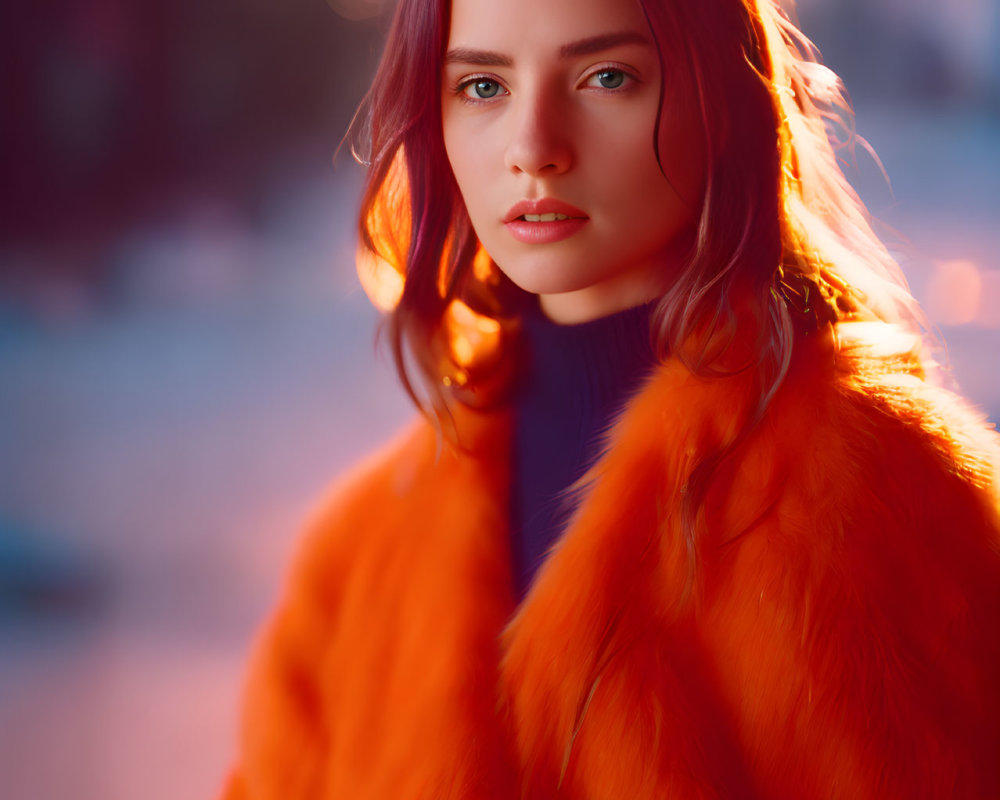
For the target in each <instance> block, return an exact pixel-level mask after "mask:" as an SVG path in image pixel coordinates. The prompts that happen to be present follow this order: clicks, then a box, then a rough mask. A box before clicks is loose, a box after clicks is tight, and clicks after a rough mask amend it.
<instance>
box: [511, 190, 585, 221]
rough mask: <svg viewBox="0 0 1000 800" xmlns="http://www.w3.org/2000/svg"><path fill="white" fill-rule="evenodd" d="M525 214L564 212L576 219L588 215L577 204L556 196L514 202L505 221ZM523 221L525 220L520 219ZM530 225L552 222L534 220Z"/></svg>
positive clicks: (515, 219) (513, 219)
mask: <svg viewBox="0 0 1000 800" xmlns="http://www.w3.org/2000/svg"><path fill="white" fill-rule="evenodd" d="M524 214H564V215H566V216H567V217H572V218H575V219H584V220H585V219H587V215H586V214H585V213H584V212H583V211H581V210H580V209H579V208H577V207H576V206H571V205H570V204H569V203H564V202H563V201H562V200H556V199H555V198H554V197H542V198H539V199H538V200H521V201H520V202H518V203H514V205H512V206H511V207H510V210H509V211H508V212H507V213H506V214H505V215H504V218H503V221H504V223H508V222H515V221H517V218H518V217H520V216H522V215H524ZM520 221H521V222H523V221H524V220H520ZM529 224H530V225H546V224H548V225H551V224H552V223H540V222H533V223H529Z"/></svg>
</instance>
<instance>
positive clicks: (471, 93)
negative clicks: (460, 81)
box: [462, 78, 501, 100]
mask: <svg viewBox="0 0 1000 800" xmlns="http://www.w3.org/2000/svg"><path fill="white" fill-rule="evenodd" d="M500 91H501V87H500V84H499V83H497V82H496V81H494V80H490V79H489V78H478V79H476V80H473V81H469V83H467V84H465V86H463V87H462V93H463V94H465V95H466V96H468V97H471V98H473V99H475V100H490V99H492V98H494V97H496V96H497V95H498V94H500Z"/></svg>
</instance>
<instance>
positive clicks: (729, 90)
mask: <svg viewBox="0 0 1000 800" xmlns="http://www.w3.org/2000/svg"><path fill="white" fill-rule="evenodd" d="M632 1H633V2H637V3H638V4H639V5H640V6H641V8H642V10H643V12H644V14H645V16H646V19H647V21H648V23H649V27H650V31H651V33H652V36H653V39H654V41H655V44H656V47H657V51H658V53H659V57H660V62H661V73H662V74H663V75H668V74H669V75H671V76H676V77H677V79H678V80H684V81H687V82H688V85H689V86H691V87H693V89H694V92H693V94H694V96H695V97H696V99H697V107H698V111H699V113H700V125H701V133H702V136H703V139H704V142H705V148H704V153H705V164H704V174H705V175H706V180H705V187H704V194H703V196H702V197H701V203H700V208H699V209H698V210H697V214H696V228H695V235H694V236H692V244H691V247H690V251H689V252H688V254H687V257H686V258H685V259H684V260H683V263H682V264H681V267H680V270H679V272H678V271H674V272H672V273H671V276H670V282H669V285H666V286H665V289H664V292H663V294H662V296H661V297H660V298H659V300H658V302H657V304H656V306H655V310H654V313H653V334H654V337H655V342H654V344H655V347H656V349H657V352H658V353H659V355H660V356H661V357H665V356H666V354H668V353H670V354H672V355H674V356H676V357H678V358H681V359H683V361H684V362H685V363H686V364H687V366H688V367H689V368H690V369H691V370H692V371H694V372H695V373H697V374H701V375H719V376H721V375H725V374H731V373H732V372H733V371H734V370H740V371H743V370H745V369H752V370H754V371H755V379H756V381H757V386H758V388H759V392H758V398H759V399H758V402H757V405H756V408H755V409H754V412H753V414H752V415H751V419H750V420H749V421H748V423H747V425H746V426H745V430H744V434H747V433H748V432H749V431H750V430H751V429H752V428H753V427H754V426H755V425H756V422H757V421H759V420H760V418H761V417H762V415H763V414H764V412H765V411H766V409H767V407H768V404H769V403H770V401H771V398H772V397H773V396H774V393H775V392H776V391H777V389H778V387H779V386H780V384H781V382H782V380H783V377H784V375H785V374H786V372H787V369H788V366H789V363H790V360H791V357H792V352H793V348H794V345H795V342H796V339H797V337H798V336H799V335H801V334H802V333H804V332H806V331H808V330H809V329H810V328H815V327H817V326H825V325H828V324H830V323H833V322H836V321H839V320H844V319H873V320H884V321H891V322H895V323H900V324H903V325H906V326H912V327H914V328H916V327H919V326H918V321H919V317H918V311H917V309H916V306H915V303H914V301H913V300H912V298H911V296H910V294H909V292H908V291H907V289H906V285H905V282H904V281H903V279H902V276H901V274H900V272H899V269H898V267H897V265H896V263H895V262H894V260H893V258H892V257H891V255H890V254H889V252H888V250H887V249H886V248H885V246H884V245H883V244H882V242H881V241H880V240H879V238H878V237H877V236H876V234H875V233H874V231H873V228H872V223H871V219H870V217H869V215H868V212H867V210H866V209H865V207H864V205H863V204H862V202H861V201H860V199H859V198H858V196H857V194H856V193H855V192H854V191H853V190H852V189H851V187H850V185H849V184H848V182H847V181H846V179H845V178H844V176H843V173H842V172H841V170H840V168H839V166H838V160H837V159H838V153H840V152H842V151H847V152H850V150H851V148H852V146H853V144H854V142H855V141H857V140H856V139H855V137H854V135H853V126H852V124H851V119H852V117H851V111H850V106H849V103H848V102H847V99H846V95H845V93H844V90H843V86H842V84H841V83H840V81H839V79H838V78H837V76H836V75H835V74H834V73H833V72H832V71H831V70H829V69H828V68H826V67H824V66H823V65H822V64H821V63H820V62H819V59H818V54H817V51H816V49H815V48H814V47H813V45H812V44H811V43H810V42H809V40H808V39H807V38H806V37H805V36H804V35H803V34H802V33H801V32H800V31H799V30H798V29H797V28H796V26H795V25H794V24H793V22H792V21H791V19H790V18H789V16H788V14H787V13H786V12H785V11H784V10H783V9H782V8H781V6H779V5H778V3H777V2H775V0H632ZM449 16H450V2H449V0H399V3H398V6H397V9H396V14H395V19H394V21H393V24H392V27H391V30H390V32H389V36H388V40H387V43H386V47H385V52H384V55H383V57H382V61H381V64H380V66H379V68H378V72H377V74H376V77H375V80H374V83H373V85H372V87H371V90H370V92H369V94H368V95H367V97H366V100H365V102H364V105H363V106H362V109H361V111H360V112H359V116H358V117H357V118H356V123H355V126H354V131H353V132H354V134H355V135H356V137H357V138H358V139H360V140H361V142H362V145H361V147H360V148H356V150H355V152H356V155H358V156H359V158H360V159H361V160H362V161H363V162H364V163H366V164H367V165H368V167H369V171H368V180H367V185H366V189H365V192H364V197H363V201H362V205H361V215H360V242H361V246H360V253H359V256H360V257H359V272H360V275H361V278H362V282H363V283H364V284H365V286H366V288H367V289H368V290H369V294H370V295H371V296H372V297H373V299H374V300H375V301H376V303H377V304H379V305H381V306H382V307H383V308H384V309H385V310H386V311H387V312H388V318H387V331H386V332H387V333H388V336H389V342H390V345H391V347H392V351H393V354H394V357H395V362H396V364H397V367H398V370H399V373H400V376H401V378H402V380H403V383H404V385H405V386H406V388H407V390H408V391H409V392H410V394H411V396H413V397H414V399H415V400H416V401H417V402H418V404H419V405H421V406H422V407H423V408H424V409H425V410H427V411H437V412H441V411H442V410H443V409H445V408H447V406H448V402H449V398H450V397H452V396H454V395H455V394H456V393H457V395H458V397H459V398H460V399H461V400H463V401H464V402H468V403H477V402H478V403H485V402H489V400H490V398H492V397H493V396H495V394H496V392H497V386H498V385H501V384H502V383H503V380H504V379H505V371H509V369H510V365H511V364H512V363H514V362H516V360H517V357H516V352H515V351H514V347H515V344H514V342H515V341H516V337H513V336H510V335H508V331H509V330H511V329H512V328H515V327H516V319H517V315H518V297H519V290H515V289H514V288H513V287H512V285H511V284H510V283H509V282H508V281H507V280H506V279H505V278H504V277H503V276H502V275H501V274H500V273H499V272H498V271H497V270H496V268H495V267H494V265H492V263H491V262H490V260H489V257H488V256H487V255H486V254H485V253H484V252H483V251H482V248H481V247H480V245H479V242H478V240H477V239H476V236H475V233H474V232H473V230H472V226H471V223H470V221H469V217H468V215H467V213H466V210H465V207H464V204H463V202H462V199H461V196H460V194H459V191H458V187H457V185H456V183H455V180H454V177H453V176H452V172H451V169H450V166H449V163H448V159H447V156H446V153H445V148H444V142H443V138H442V129H441V79H440V76H441V69H442V58H443V54H444V51H445V47H446V44H447V37H448V31H449V22H450V19H449ZM665 83H666V81H663V82H662V83H661V99H660V113H662V112H663V110H664V104H665V103H668V102H669V100H668V99H667V98H665V95H664V93H665V89H664V88H663V85H665ZM659 118H660V114H658V115H657V122H656V125H655V127H654V130H653V131H651V132H650V137H651V138H650V146H651V147H652V148H653V149H654V151H655V152H656V156H657V159H658V160H659V157H660V154H659V149H658V148H659ZM748 319H749V320H751V323H752V328H753V334H754V335H752V336H751V337H750V341H751V342H752V347H751V354H750V357H749V359H748V360H746V359H744V362H745V363H740V364H736V365H734V363H733V359H732V358H731V355H732V354H731V353H728V352H727V348H726V347H725V346H723V347H721V348H720V347H719V346H718V343H719V342H720V341H722V342H732V341H733V340H734V339H735V338H736V331H737V327H739V326H741V325H742V326H745V324H746V322H745V321H746V320H748ZM741 334H742V331H741ZM739 339H740V341H745V337H744V336H743V335H741V336H740V337H739ZM709 342H712V343H713V344H712V346H711V347H709V346H708V345H707V343H709ZM414 374H418V375H419V377H420V379H421V380H420V381H419V382H418V381H415V380H414V379H413V377H412V376H413V375H414ZM418 386H419V387H421V388H420V389H419V390H418ZM439 416H440V413H439ZM736 444H737V443H732V444H731V445H730V446H729V447H727V448H725V449H724V450H722V451H720V452H716V453H705V454H702V458H701V461H700V464H699V466H698V467H697V468H696V469H695V471H694V473H693V474H692V476H691V479H690V481H689V487H688V488H689V491H688V492H686V496H685V503H686V504H687V507H686V508H685V518H686V527H687V528H688V530H689V533H690V537H689V538H690V539H691V542H690V545H689V546H690V547H691V548H692V552H693V536H694V534H693V531H694V529H695V527H696V526H695V517H696V514H697V510H698V507H699V505H700V503H701V501H702V500H703V498H704V494H705V492H706V491H707V484H708V480H709V478H710V476H711V474H712V473H713V471H714V469H715V467H716V466H717V464H718V463H719V461H720V460H721V459H722V458H723V457H725V455H726V454H727V453H728V452H731V451H732V449H733V448H734V447H735V446H736Z"/></svg>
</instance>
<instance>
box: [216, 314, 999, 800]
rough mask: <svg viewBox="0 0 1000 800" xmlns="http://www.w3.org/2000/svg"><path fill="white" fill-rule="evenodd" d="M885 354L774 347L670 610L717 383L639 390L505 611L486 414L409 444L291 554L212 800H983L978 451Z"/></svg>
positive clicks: (503, 543)
mask: <svg viewBox="0 0 1000 800" xmlns="http://www.w3.org/2000/svg"><path fill="white" fill-rule="evenodd" d="M892 336H893V334H892V333H891V331H890V330H889V329H888V328H887V326H882V325H872V326H865V325H860V324H857V323H855V324H854V325H843V326H841V329H840V345H839V347H838V348H837V350H836V352H835V350H834V348H833V347H831V346H829V341H827V342H826V343H824V342H823V341H822V340H819V341H817V340H816V339H815V338H814V339H813V340H811V342H810V343H808V344H807V345H806V346H800V347H799V350H798V353H797V355H796V357H795V359H794V361H793V363H792V367H791V370H790V372H789V374H788V377H787V379H786V380H785V382H784V384H783V385H782V388H781V389H780V391H779V392H778V394H777V396H776V397H775V398H774V401H773V403H772V404H771V406H770V409H769V411H768V412H767V415H766V417H765V418H764V420H763V421H762V422H761V423H760V424H759V425H758V426H757V428H756V429H755V432H754V433H753V435H752V436H751V437H750V438H749V439H748V440H746V441H745V442H744V443H743V444H742V445H741V446H740V447H739V448H738V449H737V450H736V452H735V453H734V454H733V455H732V456H731V457H729V458H728V459H726V460H725V461H724V462H723V464H722V466H721V467H719V469H718V470H717V472H716V476H715V479H714V481H713V483H712V485H711V488H710V490H709V492H708V496H707V501H706V504H705V508H706V515H705V519H704V523H705V531H706V533H705V535H704V536H702V538H701V539H700V540H699V543H698V547H697V553H696V555H697V565H698V567H697V571H696V572H695V573H694V580H693V583H691V584H689V582H688V576H689V559H688V553H687V550H686V545H685V538H684V536H683V535H682V525H681V497H682V495H683V492H684V491H685V485H686V482H687V479H688V476H689V472H690V470H691V468H692V464H693V462H694V460H695V459H696V458H697V457H698V455H699V454H700V453H704V452H705V451H706V449H707V448H711V447H713V446H716V445H718V444H720V443H725V442H728V441H731V440H732V439H733V437H734V436H735V434H736V432H737V431H738V430H739V429H740V426H741V424H742V422H743V420H744V419H745V415H746V414H747V413H748V407H749V405H750V403H751V402H752V400H753V399H754V397H753V391H752V388H751V387H750V384H749V381H748V380H747V379H746V378H745V377H740V376H737V377H734V378H726V379H712V380H709V379H700V378H697V377H694V376H692V374H690V373H689V372H688V371H687V370H686V369H685V368H684V367H683V366H682V365H681V364H680V363H679V362H677V361H668V362H667V363H665V364H663V365H662V366H661V367H659V368H658V370H657V372H656V374H655V375H653V376H652V378H651V379H650V380H649V382H648V383H647V384H646V385H645V386H644V388H643V389H642V390H641V391H640V392H639V393H638V394H637V396H635V397H634V398H633V399H632V400H631V402H630V403H629V405H628V406H627V408H626V410H625V412H624V413H623V415H622V416H621V418H620V419H619V420H618V422H617V424H616V426H615V427H614V428H613V430H612V431H611V433H610V437H609V447H608V449H607V451H606V454H605V455H604V457H603V458H602V460H601V461H600V462H599V463H598V465H597V466H596V467H595V468H594V470H593V471H592V473H591V475H590V483H589V488H588V489H587V490H586V492H585V493H584V495H583V499H582V501H581V503H580V505H579V507H578V510H577V512H576V514H575V516H574V517H573V519H572V522H571V524H570V526H569V528H568V530H567V532H566V533H565V534H564V536H563V537H562V538H561V540H560V541H559V543H558V545H557V546H556V548H555V549H554V551H553V552H552V553H551V555H550V557H549V558H548V560H547V561H546V563H545V564H544V565H543V566H542V568H541V570H540V571H539V573H538V576H537V579H536V582H535V583H534V585H533V587H532V589H531V590H530V592H529V594H528V596H527V597H526V599H525V600H524V601H523V603H521V604H520V606H519V607H515V604H514V600H513V598H512V588H511V575H510V570H509V567H508V561H509V554H508V543H507V530H506V520H505V515H506V508H507V492H508V482H509V476H508V467H507V446H508V430H509V427H508V426H509V419H508V416H507V415H505V414H503V413H491V414H486V413H479V412H471V411H464V412H462V413H460V414H459V416H458V420H457V423H458V429H459V433H460V436H461V437H462V441H463V442H464V443H465V445H466V448H467V449H466V451H465V452H458V451H457V450H455V449H454V448H451V447H449V446H447V445H445V446H444V447H443V448H442V447H441V446H440V443H439V442H438V440H437V439H436V437H435V434H434V432H433V430H432V428H431V427H430V425H429V424H427V423H426V422H424V421H420V422H418V423H417V424H416V425H415V426H414V427H413V428H412V429H411V430H409V431H408V432H407V433H406V434H405V435H404V436H402V438H400V439H399V440H397V441H396V442H395V443H393V444H392V445H391V446H390V447H389V448H388V449H386V450H384V451H383V452H381V453H380V454H378V455H376V456H375V457H373V458H371V459H370V460H369V461H368V462H367V463H365V464H363V465H362V466H361V467H359V468H358V469H357V470H356V471H355V472H354V473H353V475H351V476H349V477H348V478H347V480H345V481H343V482H342V483H341V484H340V485H339V487H338V488H337V489H336V490H335V491H334V493H333V495H332V497H331V498H330V499H329V501H328V502H327V503H326V505H325V508H324V510H322V512H321V513H320V514H319V515H318V516H317V517H316V519H315V521H314V522H313V524H312V525H311V529H310V530H309V532H308V535H307V537H306V539H305V541H304V545H303V547H302V548H301V551H300V553H299V557H298V558H297V560H296V562H295V565H294V568H293V571H292V574H291V576H290V580H289V582H288V584H287V587H286V590H285V592H284V595H283V598H282V600H281V603H280V607H279V609H278V611H277V614H276V615H275V617H274V619H273V620H272V622H271V623H270V625H269V626H268V628H267V629H266V632H265V634H264V636H263V638H262V640H261V642H260V645H259V647H258V649H257V651H256V655H255V657H254V660H253V663H252V670H251V679H250V682H249V686H248V690H247V699H246V708H245V718H244V723H243V734H242V744H241V751H240V755H239V760H238V762H237V764H236V767H235V769H234V770H233V773H232V775H231V778H230V780H229V783H228V786H227V790H226V797H227V798H228V800H306V799H307V798H308V799H309V800H334V799H336V800H390V799H391V800H418V799H420V800H424V799H426V800H431V799H432V798H433V800H459V798H461V799H462V800H487V798H490V799H495V800H500V799H501V798H504V799H506V798H517V797H526V798H553V797H565V798H574V799H576V798H579V799H580V800H584V799H586V800H597V799H600V800H619V799H620V800H639V799H640V798H674V799H675V800H694V799H695V798H722V799H724V800H731V799H734V798H783V799H784V798H788V800H792V799H793V798H794V799H795V800H803V799H806V800H811V799H812V798H844V800H868V799H869V798H876V797H878V798H900V799H903V798H905V799H906V800H915V799H916V798H935V799H936V800H939V799H940V798H963V799H964V798H970V799H971V798H977V799H983V798H997V797H1000V643H998V642H1000V625H998V620H1000V549H998V545H1000V536H998V530H1000V522H998V495H997V474H996V469H997V464H998V463H1000V461H998V457H997V437H996V435H995V434H994V433H993V432H992V431H991V430H988V429H987V428H986V426H985V425H984V423H983V422H982V421H981V420H978V419H976V418H974V417H973V415H971V414H970V413H969V412H968V411H967V410H966V409H965V408H964V407H963V406H962V405H961V403H960V402H959V401H957V399H956V398H955V397H954V396H953V395H950V394H948V393H947V392H945V391H944V390H941V389H938V388H935V387H934V386H932V385H931V384H930V383H929V382H926V381H924V380H923V379H922V372H921V366H920V361H919V359H918V358H917V357H916V356H915V355H914V354H913V353H908V352H906V348H903V349H902V350H901V349H900V348H898V347H896V346H895V345H894V344H893V343H892V342H889V341H888V340H889V339H891V338H892ZM685 587H688V588H689V590H690V591H688V592H685Z"/></svg>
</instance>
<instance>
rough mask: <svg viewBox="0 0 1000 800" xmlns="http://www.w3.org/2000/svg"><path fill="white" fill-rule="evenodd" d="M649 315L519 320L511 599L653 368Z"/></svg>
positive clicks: (636, 311)
mask: <svg viewBox="0 0 1000 800" xmlns="http://www.w3.org/2000/svg"><path fill="white" fill-rule="evenodd" d="M650 311H651V306H650V305H643V306H638V307H636V308H630V309H627V310H625V311H620V312H618V313H616V314H612V315H610V316H607V317H602V318H600V319H596V320H592V321H590V322H585V323H581V324H578V325H559V324H556V323H555V322H552V321H551V320H549V319H548V318H547V317H545V316H544V314H542V312H541V311H540V310H534V311H532V312H529V313H528V314H527V316H526V319H525V322H524V329H525V344H526V349H525V355H526V362H527V363H526V368H525V371H524V374H523V378H522V380H521V381H520V383H519V386H518V390H517V392H516V394H515V396H514V412H515V430H514V442H513V460H512V466H513V475H512V487H511V505H510V519H511V536H512V538H511V545H512V548H511V549H512V558H513V570H514V583H515V590H516V592H517V594H518V598H523V596H524V594H525V593H526V592H527V590H528V587H529V586H530V585H531V581H532V579H533V578H534V576H535V572H536V571H537V569H538V567H539V565H540V564H541V562H542V561H543V560H544V558H545V554H546V552H547V551H548V549H549V548H550V547H551V546H552V545H553V544H554V543H555V541H556V540H557V539H558V537H559V535H560V534H561V533H562V530H563V528H564V526H565V524H566V521H567V518H568V516H569V513H570V512H571V511H572V504H571V500H572V498H571V497H570V496H569V494H568V493H567V491H566V490H567V489H569V487H571V486H572V485H573V484H574V483H575V482H576V481H577V480H579V479H580V478H581V477H583V475H584V474H585V473H586V471H587V470H588V469H589V468H590V467H591V466H593V464H594V463H595V461H596V460H597V457H598V456H599V455H600V453H601V445H602V443H603V436H604V433H605V432H606V431H607V429H608V427H609V425H610V424H611V423H612V422H613V421H614V419H615V417H616V415H617V413H618V412H619V411H620V410H621V408H622V406H623V405H624V403H625V401H626V400H627V399H628V398H629V397H630V396H631V395H632V394H633V393H634V392H635V391H636V390H637V389H638V388H639V384H640V383H641V381H642V379H643V378H644V377H645V376H646V375H648V373H649V371H650V370H651V368H652V367H653V365H654V364H655V361H656V358H655V355H654V353H653V348H652V345H651V343H650V329H649V316H650Z"/></svg>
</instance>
